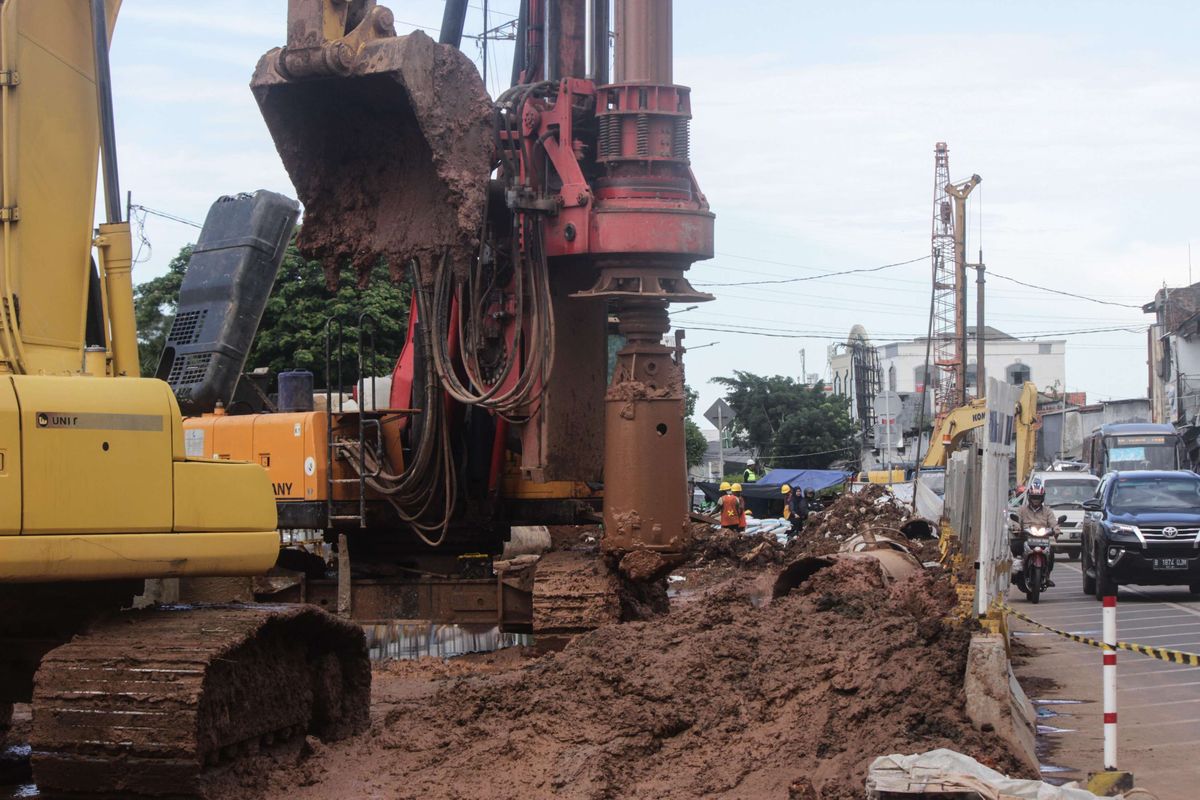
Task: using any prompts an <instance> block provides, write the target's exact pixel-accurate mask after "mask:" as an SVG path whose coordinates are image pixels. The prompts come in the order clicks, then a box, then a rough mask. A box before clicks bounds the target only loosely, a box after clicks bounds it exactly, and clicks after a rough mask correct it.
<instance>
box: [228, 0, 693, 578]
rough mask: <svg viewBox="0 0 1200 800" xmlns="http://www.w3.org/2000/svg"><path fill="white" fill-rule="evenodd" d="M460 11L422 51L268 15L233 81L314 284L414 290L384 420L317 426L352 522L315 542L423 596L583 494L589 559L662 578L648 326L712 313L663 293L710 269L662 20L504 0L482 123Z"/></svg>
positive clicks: (340, 17)
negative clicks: (463, 563) (688, 312)
mask: <svg viewBox="0 0 1200 800" xmlns="http://www.w3.org/2000/svg"><path fill="white" fill-rule="evenodd" d="M589 7H590V9H591V13H590V14H589V13H588V11H589ZM466 9H467V4H466V3H465V2H461V1H459V2H452V3H448V4H447V7H446V15H445V18H444V20H443V29H442V31H441V35H440V37H439V42H434V41H433V40H432V39H431V38H429V37H428V36H426V35H425V34H424V33H421V32H420V31H417V32H414V33H411V34H409V35H407V36H397V35H396V33H395V25H394V19H393V16H392V14H391V12H390V11H388V10H387V9H386V8H384V7H383V6H379V5H377V4H376V3H375V2H374V0H349V2H347V0H290V2H289V5H288V40H287V44H286V46H284V47H280V48H276V49H274V50H272V51H270V52H268V53H267V54H266V55H264V56H263V58H262V59H261V60H260V62H259V65H258V68H257V70H256V71H255V75H254V79H253V80H252V82H251V87H252V89H253V91H254V94H255V98H256V100H257V101H258V103H259V106H260V108H261V110H262V112H263V116H264V118H265V120H266V122H267V125H268V128H269V129H270V131H271V134H272V136H273V138H274V139H275V142H276V145H277V148H278V150H279V154H280V156H281V158H282V159H283V161H284V165H285V166H286V167H287V170H288V173H289V175H290V176H291V178H292V182H293V183H294V184H295V186H296V191H297V193H298V195H299V197H300V199H301V200H302V201H303V202H304V205H305V218H304V226H303V229H302V231H301V234H300V238H299V246H300V247H301V249H302V250H303V251H304V252H306V253H307V254H309V255H310V256H311V257H317V258H321V259H322V260H323V261H324V262H325V264H326V266H327V276H328V277H329V278H330V279H331V281H332V280H336V278H337V276H338V275H339V274H340V272H341V271H342V268H343V267H344V266H345V265H346V263H349V264H351V265H353V266H355V267H357V268H358V272H359V276H360V280H361V279H364V278H365V276H366V275H368V274H369V273H370V271H371V269H372V268H373V267H374V266H375V265H376V264H377V263H378V262H379V259H380V258H383V259H386V260H387V262H388V264H389V266H390V267H391V269H392V272H393V275H395V276H397V277H403V276H405V275H411V280H412V284H413V297H414V301H413V308H412V310H411V314H410V337H409V341H408V343H407V344H406V346H405V350H404V352H403V353H402V354H401V356H400V358H399V360H398V362H397V365H396V369H395V372H394V375H393V384H392V392H391V396H390V398H389V402H388V404H387V405H388V408H386V409H384V411H383V413H381V414H378V415H376V416H377V418H374V419H370V418H368V417H369V415H367V414H365V413H364V416H363V417H362V418H361V419H360V418H358V417H354V416H353V415H347V414H340V415H338V418H337V419H336V420H335V421H334V423H332V424H331V425H330V434H329V435H330V437H331V441H330V443H329V444H330V449H331V451H332V452H333V453H334V455H332V456H331V457H330V466H329V474H330V475H331V476H335V475H344V476H348V477H341V478H338V479H337V482H336V483H331V484H330V485H331V486H333V487H334V489H331V490H330V498H329V499H328V501H327V504H330V508H331V509H332V508H333V507H334V505H335V504H336V502H335V501H337V500H339V499H340V500H341V501H342V502H343V503H345V502H349V501H359V502H358V503H357V505H356V507H355V508H352V509H350V510H349V512H344V513H340V514H334V513H333V512H332V511H331V512H330V514H329V516H328V519H329V520H330V523H331V527H334V528H341V529H344V530H345V533H344V535H345V536H347V537H348V546H349V549H350V550H356V549H357V550H356V551H357V552H358V553H362V554H364V555H362V556H356V559H355V564H356V565H358V566H356V570H366V569H367V568H368V567H371V568H374V567H376V566H379V567H382V566H385V565H384V564H382V563H381V562H391V563H390V564H388V565H386V566H388V567H389V568H391V567H393V566H395V565H400V566H402V567H404V569H405V570H406V571H405V572H404V574H405V575H407V574H413V573H416V572H421V573H423V574H438V575H443V576H445V575H447V574H448V572H449V571H450V570H451V569H452V567H450V566H449V565H450V564H451V563H452V562H451V561H450V560H449V559H448V558H447V556H450V557H454V556H456V555H458V556H468V555H477V554H479V553H484V554H487V555H495V554H497V553H499V550H500V547H501V545H502V544H503V541H504V539H505V538H506V536H507V532H508V525H509V524H510V523H511V522H516V523H524V524H545V523H552V522H562V521H566V520H562V519H551V518H549V517H546V516H539V514H541V513H542V512H541V511H538V510H536V509H535V510H534V511H530V508H532V507H534V506H535V505H536V503H531V502H529V501H528V497H529V496H538V497H543V498H546V497H548V498H550V499H558V498H563V497H566V499H568V500H576V499H577V498H578V495H576V494H570V492H572V491H574V490H573V489H571V487H578V486H580V485H584V486H591V487H595V486H596V485H597V484H598V483H599V482H601V481H602V482H603V487H604V495H603V510H604V523H605V530H604V536H603V539H602V549H603V551H604V552H605V553H606V554H607V555H608V556H609V557H610V558H609V560H610V562H613V563H622V562H623V560H624V559H625V558H626V557H627V556H629V555H630V554H633V553H637V554H639V557H638V558H637V559H634V560H633V561H632V562H624V566H625V568H624V569H623V570H622V571H623V572H625V573H626V575H632V574H633V573H634V572H636V574H637V576H638V577H639V578H643V579H644V578H654V577H658V576H661V575H662V574H663V572H664V571H665V569H666V568H668V567H669V565H670V564H671V562H672V560H673V558H675V557H677V556H679V555H682V553H683V551H684V548H685V546H686V540H687V530H688V499H687V492H686V465H685V448H684V426H683V410H684V388H683V365H682V363H681V358H680V356H681V353H682V348H681V347H677V346H676V347H673V346H670V345H667V344H664V343H663V337H664V335H665V334H666V333H667V331H668V330H669V329H670V323H669V320H668V316H667V308H668V306H669V304H670V303H673V302H688V303H693V302H698V301H701V300H709V299H711V297H710V296H709V295H707V294H704V293H701V292H697V291H696V290H695V289H693V288H692V287H691V285H690V284H689V283H688V281H687V279H686V278H685V277H684V274H685V271H686V270H687V269H688V267H689V266H690V265H691V264H692V263H693V262H695V261H697V260H700V259H705V258H710V257H711V256H712V253H713V215H712V213H711V212H710V211H709V209H708V203H707V201H706V199H705V198H704V195H703V194H702V193H701V192H700V189H699V187H698V185H697V183H696V180H695V178H694V177H693V176H692V173H691V169H690V167H689V135H688V124H689V121H690V117H691V107H690V94H689V91H688V89H687V88H685V87H682V86H677V85H675V84H674V83H673V82H672V74H671V2H670V0H617V2H616V3H615V5H613V6H610V3H609V2H608V0H593V2H591V3H590V5H589V3H588V2H587V0H549V1H547V0H523V2H522V3H521V6H520V14H519V21H518V30H517V47H516V56H515V63H514V67H513V81H512V86H510V87H509V88H508V89H507V90H505V91H504V92H502V93H501V94H500V96H499V97H497V98H495V99H494V100H493V99H492V98H490V97H488V95H487V92H486V90H485V88H484V86H483V82H482V80H481V79H480V76H479V74H478V72H477V71H476V70H475V68H474V66H473V65H472V64H471V62H470V60H469V59H467V57H466V56H465V55H463V54H462V53H461V52H460V51H459V50H457V49H456V47H455V44H456V43H457V42H458V41H459V40H460V39H461V36H462V27H463V20H464V16H465V14H466ZM610 10H611V11H612V13H610ZM610 23H611V28H612V29H613V33H614V36H615V41H616V52H615V57H612V59H611V60H612V66H613V68H612V75H611V78H610V76H609V62H610V52H609V41H610V37H609V29H610ZM589 26H590V28H591V30H590V35H589ZM589 42H591V46H590V47H589V44H588V43H589ZM612 318H615V319H616V321H617V322H616V325H617V329H618V331H619V333H620V335H621V336H622V337H623V339H624V341H623V345H622V346H621V347H620V350H619V352H617V354H616V364H615V369H614V370H613V374H612V377H611V382H609V380H608V375H607V369H606V367H607V364H608V358H607V356H608V339H609V334H610V330H609V321H610V319H612ZM606 384H608V385H607V386H606ZM361 385H362V384H360V386H361ZM367 426H370V427H369V428H368V427H367ZM364 430H366V431H367V435H364V433H363V432H364ZM364 453H365V455H364ZM346 454H350V455H351V456H353V457H349V458H348V457H346ZM510 464H515V465H519V472H520V476H521V478H522V481H521V485H520V487H519V488H520V489H521V491H524V492H525V495H524V496H522V497H517V496H515V495H514V494H512V493H511V492H510V489H511V487H512V485H513V481H512V474H511V470H510V468H509V465H510ZM364 473H368V474H364ZM356 476H357V477H356ZM331 480H332V478H331ZM356 486H358V487H361V488H359V489H358V490H357V491H358V492H359V494H360V495H361V497H356V496H355V491H356V488H355V487H356ZM531 486H534V487H536V486H541V487H544V491H541V492H540V493H539V492H538V491H537V490H531V489H529V487H531ZM564 491H565V492H568V494H566V495H564V494H561V493H559V494H556V492H564ZM334 495H337V497H335V496H334ZM373 512H377V513H373ZM325 536H326V540H330V539H336V537H333V536H331V535H330V532H328V531H327V532H326V534H325ZM339 547H340V545H339ZM438 559H441V560H440V561H439V560H438ZM634 564H636V565H637V569H636V570H635V569H633V565H634ZM379 571H380V570H375V573H378V572H379ZM393 572H394V569H393V570H391V571H390V572H388V575H389V577H388V580H389V581H392V580H395V581H399V580H402V578H394V577H391V576H392V573H393ZM541 574H542V571H541V570H540V569H539V576H540V575H541Z"/></svg>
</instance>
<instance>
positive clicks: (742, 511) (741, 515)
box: [729, 483, 746, 531]
mask: <svg viewBox="0 0 1200 800" xmlns="http://www.w3.org/2000/svg"><path fill="white" fill-rule="evenodd" d="M729 488H730V489H731V490H732V491H733V496H734V497H736V498H737V501H738V530H739V531H744V530H746V498H744V497H742V485H741V484H740V483H735V484H734V485H733V486H731V487H729Z"/></svg>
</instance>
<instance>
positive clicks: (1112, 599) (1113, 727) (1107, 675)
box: [1102, 595, 1117, 772]
mask: <svg viewBox="0 0 1200 800" xmlns="http://www.w3.org/2000/svg"><path fill="white" fill-rule="evenodd" d="M1102 613H1103V615H1104V647H1103V649H1102V652H1103V653H1104V769H1106V770H1108V771H1110V772H1114V771H1116V769H1117V598H1116V596H1115V595H1108V596H1106V597H1105V598H1104V611H1103V612H1102Z"/></svg>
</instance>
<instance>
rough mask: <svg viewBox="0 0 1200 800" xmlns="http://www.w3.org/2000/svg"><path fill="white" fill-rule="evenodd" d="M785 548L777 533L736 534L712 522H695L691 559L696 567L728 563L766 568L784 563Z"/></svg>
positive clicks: (691, 562)
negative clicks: (709, 523)
mask: <svg viewBox="0 0 1200 800" xmlns="http://www.w3.org/2000/svg"><path fill="white" fill-rule="evenodd" d="M783 556H784V548H783V547H782V546H781V545H780V544H779V542H778V540H776V538H775V536H774V535H773V534H769V533H735V532H733V531H729V530H726V529H724V528H716V529H714V528H713V526H711V525H703V524H694V525H693V526H692V542H691V545H690V547H689V548H688V561H689V563H690V564H692V565H695V566H704V565H707V564H713V563H728V564H736V565H739V566H746V567H766V566H769V565H771V564H779V563H782V561H783Z"/></svg>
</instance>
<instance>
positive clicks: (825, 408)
mask: <svg viewBox="0 0 1200 800" xmlns="http://www.w3.org/2000/svg"><path fill="white" fill-rule="evenodd" d="M713 383H717V384H720V385H722V386H724V387H725V390H726V401H727V402H728V403H729V405H730V406H731V407H732V408H733V410H734V413H735V414H737V417H736V418H735V419H734V421H733V423H732V427H733V440H734V442H735V443H736V444H738V445H739V446H742V447H746V448H749V449H750V450H751V451H753V452H755V453H757V454H759V455H760V456H762V457H763V459H764V460H765V461H767V462H768V463H769V464H770V465H771V466H772V467H783V468H787V469H823V468H825V467H828V466H829V465H830V464H832V463H833V462H834V461H837V460H839V459H844V458H846V457H847V456H851V455H853V450H854V445H855V434H856V428H855V426H854V423H853V421H851V419H850V415H849V413H848V409H847V405H846V400H845V398H842V397H837V396H834V395H829V394H826V392H825V386H824V384H822V383H818V384H817V385H815V386H811V387H809V386H805V385H804V384H802V383H797V382H796V381H795V380H793V379H792V378H788V377H784V376H782V375H772V376H763V375H755V374H754V373H751V372H742V371H740V370H735V371H734V373H733V377H721V378H713Z"/></svg>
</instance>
